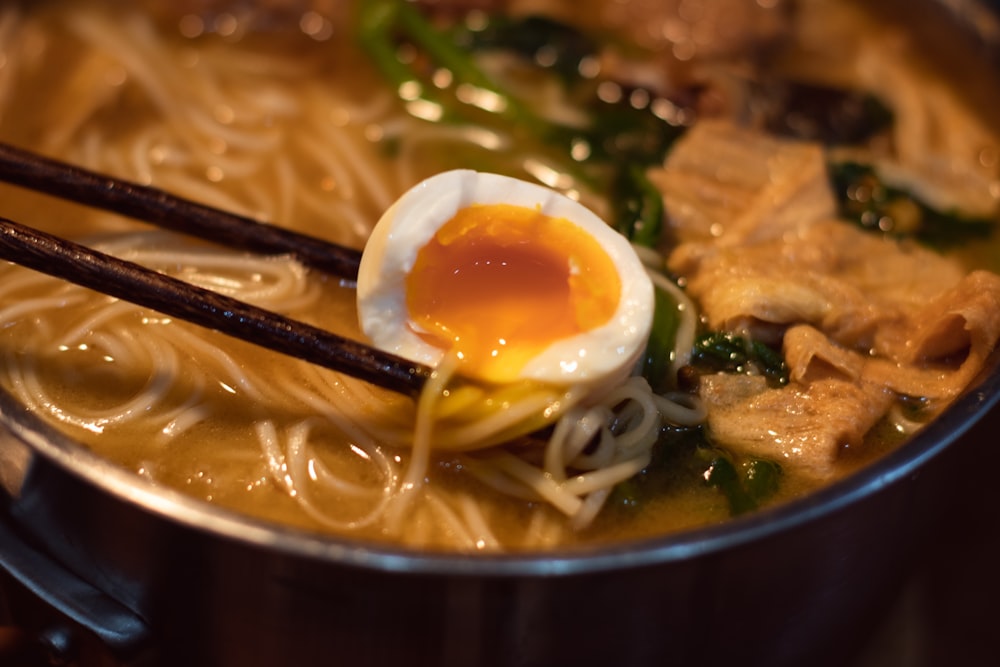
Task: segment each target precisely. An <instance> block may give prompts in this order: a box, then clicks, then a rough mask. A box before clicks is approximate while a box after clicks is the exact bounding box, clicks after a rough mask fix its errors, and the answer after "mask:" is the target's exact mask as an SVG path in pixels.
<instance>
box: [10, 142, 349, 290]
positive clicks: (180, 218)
mask: <svg viewBox="0 0 1000 667" xmlns="http://www.w3.org/2000/svg"><path fill="white" fill-rule="evenodd" d="M0 181H4V182H7V183H11V184H14V185H18V186H21V187H24V188H28V189H31V190H35V191H37V192H42V193H46V194H50V195H52V196H54V197H57V198H59V199H68V200H70V201H74V202H77V203H79V204H84V205H87V206H92V207H94V208H99V209H102V210H106V211H111V212H113V213H118V214H120V215H124V216H127V217H130V218H135V219H137V220H143V221H145V222H149V223H152V224H154V225H157V226H159V227H162V228H164V229H169V230H172V231H176V232H180V233H182V234H188V235H190V236H195V237H198V238H201V239H205V240H208V241H213V242H216V243H221V244H223V245H226V246H228V247H236V248H240V249H241V250H249V251H251V252H258V253H263V254H289V255H292V256H294V257H295V258H296V259H297V260H299V261H300V262H302V263H303V264H305V265H306V266H309V267H312V268H314V269H319V270H320V271H324V272H326V273H330V274H332V275H336V276H341V277H344V278H350V279H354V278H356V277H357V274H358V264H359V262H360V261H361V253H360V251H358V250H355V249H353V248H346V247H344V246H340V245H337V244H334V243H330V242H328V241H323V240H322V239H319V238H316V237H313V236H308V235H306V234H300V233H297V232H293V231H290V230H288V229H285V228H283V227H277V226H274V225H270V224H265V223H261V222H257V221H256V220H253V219H252V218H248V217H245V216H241V215H236V214H234V213H229V212H227V211H223V210H220V209H217V208H213V207H211V206H205V205H203V204H199V203H196V202H193V201H190V200H188V199H183V198H181V197H178V196H176V195H172V194H170V193H168V192H164V191H163V190H159V189H157V188H152V187H149V186H145V185H140V184H138V183H134V182H131V181H127V180H124V179H120V178H115V177H112V176H108V175H105V174H100V173H97V172H93V171H89V170H87V169H83V168H81V167H77V166H75V165H71V164H68V163H65V162H60V161H58V160H53V159H51V158H47V157H43V156H41V155H38V154H36V153H32V152H30V151H26V150H22V149H19V148H15V147H14V146H11V145H9V144H4V143H0Z"/></svg>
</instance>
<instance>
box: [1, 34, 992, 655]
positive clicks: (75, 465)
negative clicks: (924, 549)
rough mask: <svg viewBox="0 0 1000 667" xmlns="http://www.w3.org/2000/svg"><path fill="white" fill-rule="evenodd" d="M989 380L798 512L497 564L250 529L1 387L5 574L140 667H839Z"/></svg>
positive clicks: (933, 500) (978, 414)
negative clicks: (120, 460) (80, 437)
mask: <svg viewBox="0 0 1000 667" xmlns="http://www.w3.org/2000/svg"><path fill="white" fill-rule="evenodd" d="M976 25H979V24H976ZM980 36H981V35H980ZM277 102H280V99H278V100H277ZM277 102H276V103H277ZM998 366H1000V358H998V355H997V353H996V352H994V354H993V355H992V356H991V357H990V359H989V360H988V362H987V364H986V368H985V370H984V371H983V372H982V373H981V374H980V375H979V376H978V377H977V378H976V379H975V380H974V381H973V382H972V384H971V385H970V386H969V388H968V389H967V390H966V391H965V392H964V393H962V394H961V395H960V396H959V397H958V398H957V399H956V400H955V401H954V402H953V403H952V404H951V405H950V407H949V408H948V409H947V410H946V411H945V412H944V413H943V414H942V415H940V417H939V418H937V419H936V420H934V421H932V422H931V423H929V424H928V425H927V426H925V427H924V428H923V429H922V430H920V431H919V432H918V433H916V435H914V436H913V437H912V438H911V439H910V440H909V441H908V442H906V443H905V444H904V445H903V446H900V447H898V448H897V449H894V450H892V451H889V452H887V453H886V454H884V455H883V456H881V457H879V458H878V459H877V460H875V461H873V462H872V463H870V464H868V465H866V466H864V467H863V468H861V469H860V470H858V471H857V472H854V473H853V474H851V475H849V476H847V477H845V478H843V479H841V480H839V481H836V482H834V483H832V484H830V485H828V486H825V487H823V488H821V489H819V490H817V491H814V492H812V493H809V494H808V495H805V496H804V497H801V498H798V499H794V500H789V501H787V502H783V503H781V504H777V505H775V506H773V507H770V508H765V509H762V510H760V511H758V512H754V513H750V514H746V515H743V516H740V517H737V518H733V519H732V520H729V521H726V522H724V523H721V524H719V525H713V526H709V527H704V528H697V529H689V530H684V531H681V532H675V533H671V534H667V535H662V536H652V537H630V538H625V539H618V540H613V541H607V542H600V543H594V544H583V545H573V546H568V545H567V546H556V547H552V548H546V549H526V550H522V551H516V552H512V553H497V554H490V553H474V554H473V553H458V552H455V553H452V552H447V551H442V550H436V551H432V550H421V549H415V548H411V547H406V546H400V545H396V544H393V543H387V542H385V541H376V540H372V539H367V538H364V537H358V538H352V537H344V536H336V535H327V534H323V533H320V532H318V531H316V530H310V529H307V528H302V527H295V526H293V525H282V524H280V523H278V522H275V521H270V520H266V519H263V518H254V517H252V516H248V515H247V514H243V513H237V512H235V511H232V510H229V509H226V508H225V507H222V506H219V505H216V504H211V503H207V502H204V501H203V500H200V499H198V498H195V497H192V496H191V495H188V494H184V493H181V492H180V491H179V490H177V489H172V488H166V487H165V486H164V485H162V484H158V483H156V482H154V481H151V480H150V479H147V478H145V477H143V476H141V475H137V474H135V473H134V472H132V471H129V470H127V469H125V468H124V467H122V466H121V465H120V464H117V463H113V462H111V461H110V460H109V459H108V458H106V457H104V456H102V455H99V454H97V453H95V452H94V451H92V449H91V448H89V447H87V446H84V445H83V444H81V442H79V441H77V440H75V439H73V438H71V437H69V436H67V435H66V434H65V432H64V431H63V430H60V429H58V428H56V427H55V426H54V425H53V423H52V420H51V419H50V418H45V417H44V416H43V415H41V414H39V411H38V410H37V409H34V408H29V407H27V406H26V404H25V402H24V401H22V400H21V399H20V398H16V397H15V396H14V395H13V394H11V393H9V392H2V393H0V422H2V425H3V427H4V428H3V432H2V433H3V435H2V438H0V481H2V487H3V521H2V522H0V563H2V565H3V567H4V569H5V570H6V571H7V573H8V574H9V575H10V576H11V577H12V578H14V579H15V580H17V581H18V582H19V583H20V584H21V585H22V586H23V587H24V588H26V589H28V590H30V591H31V592H32V593H34V594H35V596H36V597H37V598H38V599H40V600H41V601H43V602H44V603H45V604H47V605H49V606H50V607H51V608H53V609H54V610H55V611H56V612H58V614H59V615H60V616H61V621H62V622H61V623H58V624H55V625H52V626H46V627H44V628H29V629H31V630H39V631H43V632H44V633H46V636H47V637H49V638H50V639H52V640H53V641H57V640H58V641H62V640H65V639H66V638H67V637H76V638H77V639H78V640H79V641H87V642H90V641H97V642H98V643H99V644H100V645H102V646H103V647H105V649H106V650H107V651H108V652H109V653H110V654H112V655H113V656H114V658H115V659H117V660H118V661H121V662H124V663H126V664H134V665H178V664H184V665H212V666H227V665H241V664H250V665H256V664H261V665H282V664H304V665H307V664H325V663H341V662H343V663H347V664H357V665H388V664H400V663H406V662H412V663H415V664H434V665H470V664H471V665H482V666H490V665H498V666H499V665H559V664H573V663H581V664H606V663H612V662H613V663H617V664H626V665H637V666H638V665H647V664H649V665H652V664H664V663H668V662H677V663H679V664H693V665H713V664H720V665H721V664H730V663H732V662H734V661H739V662H741V663H749V664H762V665H764V664H766V665H799V664H829V665H843V664H845V663H846V662H847V661H849V660H850V659H851V658H852V657H853V656H854V655H855V654H856V653H857V651H858V650H859V648H860V647H862V646H863V644H864V642H865V641H866V640H867V639H868V638H869V637H870V634H871V632H872V629H873V628H874V627H876V626H877V625H878V621H879V620H880V619H881V618H882V617H883V615H884V614H885V612H886V610H887V609H888V608H889V606H890V605H891V604H892V602H893V601H894V600H895V599H896V595H897V594H898V592H899V590H900V586H901V585H902V583H903V582H904V580H905V578H906V576H907V573H908V570H909V567H910V566H911V564H912V563H913V558H914V554H916V553H918V552H919V550H920V548H921V545H922V544H924V543H925V542H926V540H927V539H928V537H929V534H928V533H929V531H930V529H931V528H932V527H933V525H934V518H935V517H936V515H937V514H938V513H939V512H941V511H942V505H941V503H940V502H939V499H940V496H941V494H942V489H945V488H946V487H947V486H948V485H949V484H953V483H954V480H955V478H954V475H955V471H954V469H953V467H952V466H949V465H944V464H943V463H942V461H946V459H947V460H954V459H955V458H956V457H959V456H961V452H962V450H963V445H964V443H963V442H962V440H963V436H964V434H965V433H966V432H967V431H968V430H969V429H970V428H971V427H972V426H973V424H975V423H976V422H977V421H978V420H980V419H981V418H983V417H984V416H985V415H987V414H988V413H989V412H990V411H991V410H993V409H994V406H995V404H996V401H997V399H998V398H1000V394H998V389H1000V387H998V382H1000V369H998ZM94 389H97V387H96V386H95V387H94Z"/></svg>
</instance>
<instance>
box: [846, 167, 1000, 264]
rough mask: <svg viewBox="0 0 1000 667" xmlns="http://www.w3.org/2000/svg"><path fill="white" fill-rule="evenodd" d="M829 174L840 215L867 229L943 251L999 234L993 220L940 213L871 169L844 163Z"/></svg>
mask: <svg viewBox="0 0 1000 667" xmlns="http://www.w3.org/2000/svg"><path fill="white" fill-rule="evenodd" d="M829 170H830V182H831V185H832V187H833V191H834V194H835V196H836V197H837V203H838V209H839V213H840V216H841V217H843V218H846V219H847V220H851V221H853V222H855V223H856V224H858V225H859V226H860V227H861V228H863V229H867V230H870V231H873V232H879V233H883V234H889V235H892V236H899V237H910V238H914V239H916V240H917V241H919V242H921V243H923V244H925V245H928V246H930V247H932V248H937V249H939V250H945V249H948V248H951V247H954V246H958V245H962V244H965V243H968V242H969V241H972V240H975V239H987V238H990V237H991V236H992V235H993V234H994V232H995V229H996V223H995V222H994V221H993V220H988V219H982V218H972V217H967V216H964V215H962V214H961V213H959V212H957V211H938V210H936V209H934V208H932V207H931V206H929V205H928V204H926V203H925V202H923V201H921V200H920V199H918V198H917V197H916V196H914V195H912V194H911V193H909V192H907V191H906V190H903V189H901V188H897V187H893V186H891V185H887V184H886V183H884V182H883V181H882V179H880V178H879V176H878V173H877V172H876V171H875V169H874V168H873V167H871V166H869V165H864V164H859V163H856V162H842V163H839V164H831V165H830V166H829Z"/></svg>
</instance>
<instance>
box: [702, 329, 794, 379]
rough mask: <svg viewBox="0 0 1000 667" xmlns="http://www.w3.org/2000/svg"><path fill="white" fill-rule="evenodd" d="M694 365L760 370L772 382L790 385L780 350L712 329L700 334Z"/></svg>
mask: <svg viewBox="0 0 1000 667" xmlns="http://www.w3.org/2000/svg"><path fill="white" fill-rule="evenodd" d="M691 365H692V366H694V367H695V368H698V369H699V370H704V371H709V372H726V373H748V374H749V373H755V372H759V373H762V374H763V375H765V376H766V377H767V379H768V380H769V381H770V382H771V384H774V385H785V384H788V366H787V365H786V364H785V360H784V358H783V357H782V356H781V353H780V352H778V351H777V350H774V349H773V348H771V347H768V346H767V345H765V344H764V343H761V342H759V341H754V340H749V339H747V338H744V337H742V336H737V335H735V334H731V333H725V332H719V331H711V332H708V333H705V334H702V335H701V336H699V337H698V339H697V340H696V341H695V345H694V349H693V350H692V352H691Z"/></svg>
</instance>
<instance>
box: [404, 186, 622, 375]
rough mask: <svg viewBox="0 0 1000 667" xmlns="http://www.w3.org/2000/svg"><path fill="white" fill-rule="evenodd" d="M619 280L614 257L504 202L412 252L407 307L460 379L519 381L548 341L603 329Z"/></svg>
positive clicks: (452, 224)
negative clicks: (457, 366)
mask: <svg viewBox="0 0 1000 667" xmlns="http://www.w3.org/2000/svg"><path fill="white" fill-rule="evenodd" d="M620 292H621V280H620V278H619V276H618V271H617V270H616V268H615V265H614V263H613V262H612V260H611V258H610V257H608V255H607V253H605V252H604V250H603V249H602V248H601V246H600V245H599V244H598V243H597V242H596V241H595V240H594V239H593V238H592V237H591V236H590V235H589V234H587V233H586V232H584V231H583V230H582V229H580V228H579V227H577V226H576V225H574V224H573V223H571V222H569V221H568V220H566V219H564V218H552V217H549V216H546V215H544V214H542V213H541V212H540V211H538V210H536V209H532V208H527V207H522V206H512V205H508V204H490V205H475V206H469V207H467V208H464V209H462V210H460V211H459V212H458V213H457V214H456V215H455V217H453V218H452V219H451V220H449V221H448V222H446V223H445V224H444V225H443V226H442V227H441V228H440V229H439V230H438V231H437V233H436V234H435V235H434V238H433V239H431V241H430V242H429V243H428V244H427V245H425V246H424V247H423V248H422V249H421V250H420V251H419V253H418V254H417V258H416V262H415V264H414V266H413V270H412V271H411V272H410V274H409V276H408V277H407V283H406V304H407V307H408V309H409V316H410V320H411V321H412V322H413V323H414V324H415V325H416V328H417V330H418V331H420V332H421V335H422V336H423V337H424V338H425V339H426V340H428V341H429V342H430V343H432V344H433V345H435V346H437V347H440V348H442V349H453V350H454V351H455V352H456V353H457V354H458V355H459V358H460V359H461V360H462V363H463V364H464V366H463V369H462V372H463V373H464V374H466V375H469V376H475V377H479V378H481V379H483V380H487V381H492V382H509V381H512V380H514V379H516V378H517V376H518V373H519V372H520V371H521V369H522V368H523V367H524V365H525V364H526V363H527V362H528V361H529V360H530V359H531V358H533V357H535V356H537V355H538V354H539V353H540V352H542V351H543V350H544V349H545V348H547V347H548V346H549V345H550V344H552V343H553V342H555V341H557V340H560V339H563V338H567V337H570V336H574V335H577V334H580V333H583V332H586V331H590V330H591V329H594V328H596V327H599V326H601V325H603V324H604V323H606V322H607V321H608V320H609V319H610V318H611V316H612V315H613V314H614V312H615V310H616V308H617V307H618V299H619V294H620Z"/></svg>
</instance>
